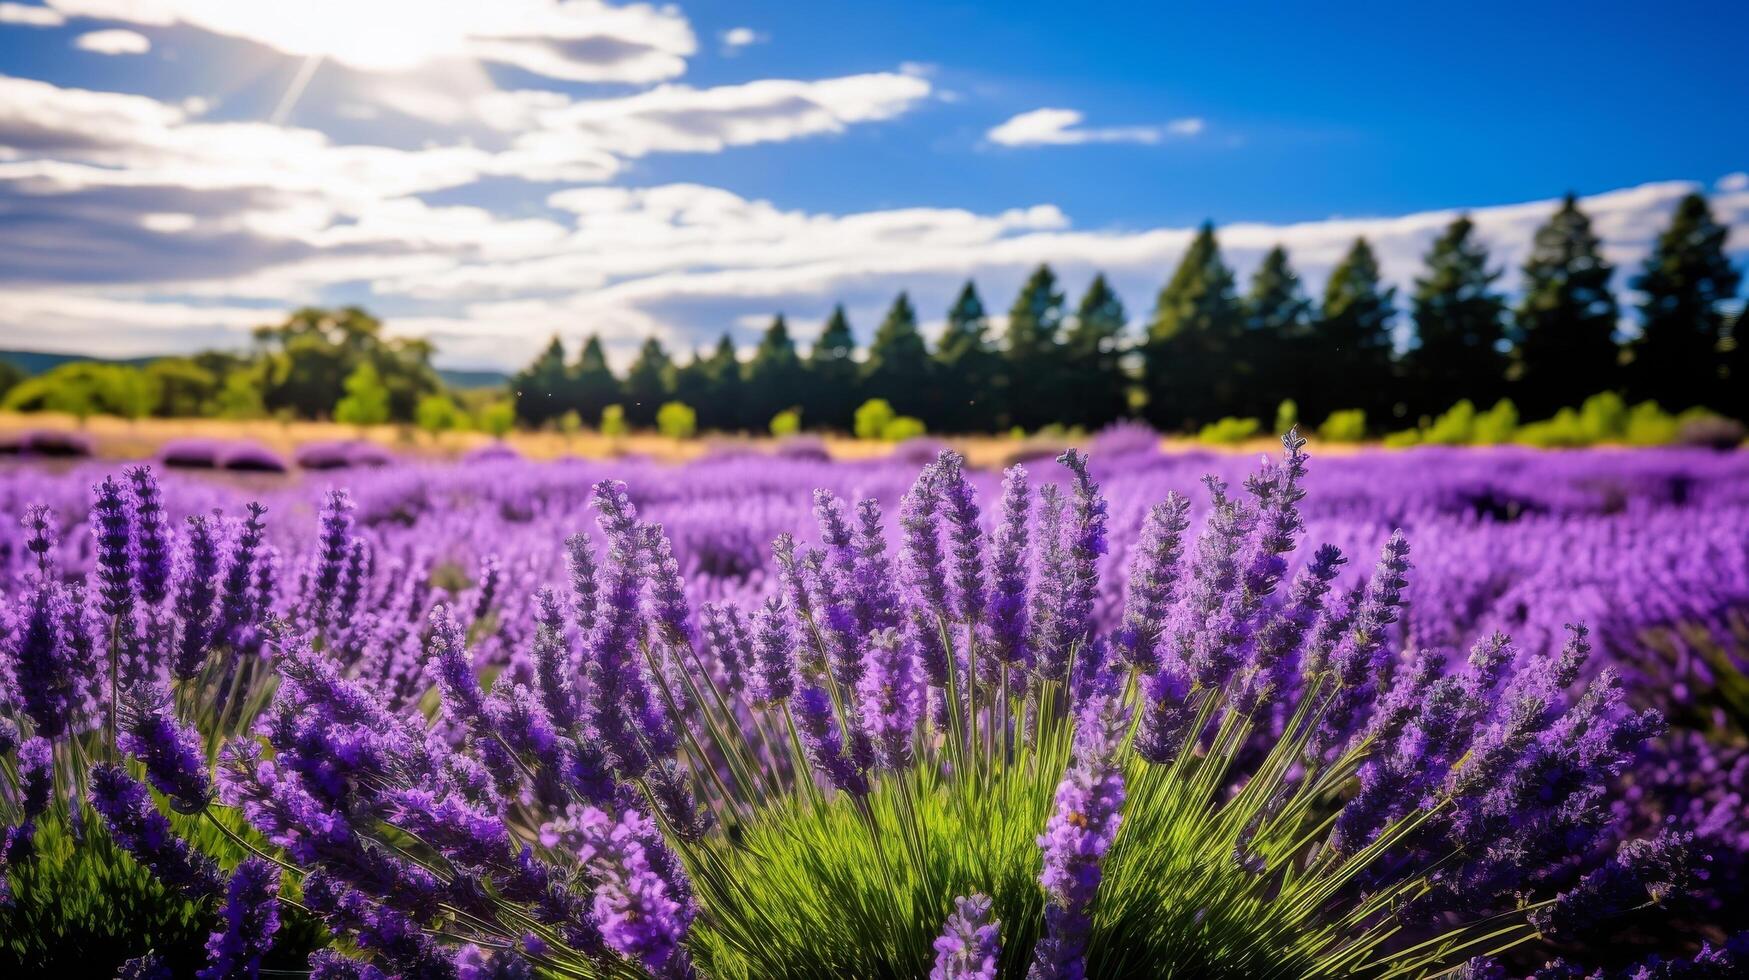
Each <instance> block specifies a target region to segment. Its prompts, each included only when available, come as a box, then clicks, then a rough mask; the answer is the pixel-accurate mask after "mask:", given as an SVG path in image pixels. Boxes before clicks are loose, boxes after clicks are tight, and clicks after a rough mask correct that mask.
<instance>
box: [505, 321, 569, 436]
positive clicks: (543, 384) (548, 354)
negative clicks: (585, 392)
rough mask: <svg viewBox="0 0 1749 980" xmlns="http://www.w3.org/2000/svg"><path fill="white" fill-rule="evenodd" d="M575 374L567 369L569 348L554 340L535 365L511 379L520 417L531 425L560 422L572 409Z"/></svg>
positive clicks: (541, 353)
mask: <svg viewBox="0 0 1749 980" xmlns="http://www.w3.org/2000/svg"><path fill="white" fill-rule="evenodd" d="M571 388H572V385H571V372H570V369H568V368H567V367H566V366H565V345H564V344H563V343H562V342H561V341H560V340H559V338H558V337H557V336H554V337H553V339H552V340H551V341H549V342H548V343H547V346H546V348H545V349H544V350H542V351H541V352H540V354H539V355H538V356H537V357H535V359H534V361H533V363H531V364H529V366H528V367H525V368H523V369H522V370H521V371H519V372H517V373H516V375H515V376H514V377H512V378H511V379H510V394H511V397H512V398H514V399H515V400H516V417H517V418H519V419H521V420H522V421H523V422H526V423H527V424H529V425H541V424H543V423H545V422H548V421H550V420H552V419H555V418H557V417H558V416H559V415H561V414H562V413H564V412H565V410H566V409H567V408H568V407H569V406H570V403H571V398H572V390H571Z"/></svg>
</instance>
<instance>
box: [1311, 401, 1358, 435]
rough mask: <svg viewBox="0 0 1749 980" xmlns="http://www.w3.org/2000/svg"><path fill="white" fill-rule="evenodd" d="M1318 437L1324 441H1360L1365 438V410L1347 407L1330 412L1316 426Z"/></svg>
mask: <svg viewBox="0 0 1749 980" xmlns="http://www.w3.org/2000/svg"><path fill="white" fill-rule="evenodd" d="M1318 438H1319V439H1322V440H1324V441H1325V442H1360V441H1361V440H1362V439H1365V438H1366V412H1365V411H1364V410H1363V409H1358V408H1349V409H1343V410H1340V411H1335V412H1331V413H1330V417H1329V418H1326V419H1325V420H1324V424H1323V425H1320V426H1318Z"/></svg>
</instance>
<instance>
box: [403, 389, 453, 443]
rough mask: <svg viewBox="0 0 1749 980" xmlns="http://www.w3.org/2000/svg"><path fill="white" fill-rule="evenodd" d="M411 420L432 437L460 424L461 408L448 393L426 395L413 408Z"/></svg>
mask: <svg viewBox="0 0 1749 980" xmlns="http://www.w3.org/2000/svg"><path fill="white" fill-rule="evenodd" d="M413 421H414V424H416V425H418V426H419V428H420V429H421V430H422V431H423V432H424V433H425V434H426V435H428V436H430V437H431V438H433V439H436V438H437V437H439V436H441V435H443V434H444V433H445V432H448V431H450V430H451V429H454V428H456V427H457V426H459V425H460V424H461V410H460V409H458V408H456V407H455V402H452V401H450V400H449V396H448V395H426V396H425V397H423V398H421V399H419V404H418V405H416V406H414V408H413Z"/></svg>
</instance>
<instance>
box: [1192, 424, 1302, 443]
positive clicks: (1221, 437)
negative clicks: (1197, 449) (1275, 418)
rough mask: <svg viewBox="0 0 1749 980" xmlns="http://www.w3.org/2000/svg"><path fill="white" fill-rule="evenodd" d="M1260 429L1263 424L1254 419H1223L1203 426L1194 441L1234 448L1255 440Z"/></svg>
mask: <svg viewBox="0 0 1749 980" xmlns="http://www.w3.org/2000/svg"><path fill="white" fill-rule="evenodd" d="M1262 427H1263V423H1262V422H1259V421H1257V420H1256V419H1236V418H1231V417H1229V418H1224V419H1221V420H1220V421H1219V422H1210V423H1209V424H1208V425H1205V426H1203V427H1202V431H1201V432H1198V433H1197V434H1196V441H1197V442H1206V443H1209V444H1211V445H1216V446H1235V445H1238V444H1239V443H1241V442H1244V441H1245V440H1247V439H1251V438H1255V437H1256V435H1257V430H1259V429H1261V428H1262ZM1283 431H1286V430H1283Z"/></svg>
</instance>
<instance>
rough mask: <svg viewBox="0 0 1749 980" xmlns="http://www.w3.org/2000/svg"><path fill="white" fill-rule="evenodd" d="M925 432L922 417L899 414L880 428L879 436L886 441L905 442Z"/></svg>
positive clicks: (921, 435) (919, 436)
mask: <svg viewBox="0 0 1749 980" xmlns="http://www.w3.org/2000/svg"><path fill="white" fill-rule="evenodd" d="M927 432H928V430H927V429H926V428H924V425H923V420H922V419H920V418H914V417H912V416H910V415H901V416H899V417H898V418H896V419H893V420H892V421H890V422H888V423H887V424H886V427H885V428H883V429H882V430H881V438H882V439H885V440H886V441H887V442H905V441H906V440H909V439H918V438H921V437H923V436H924V435H925V434H926V433H927Z"/></svg>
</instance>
